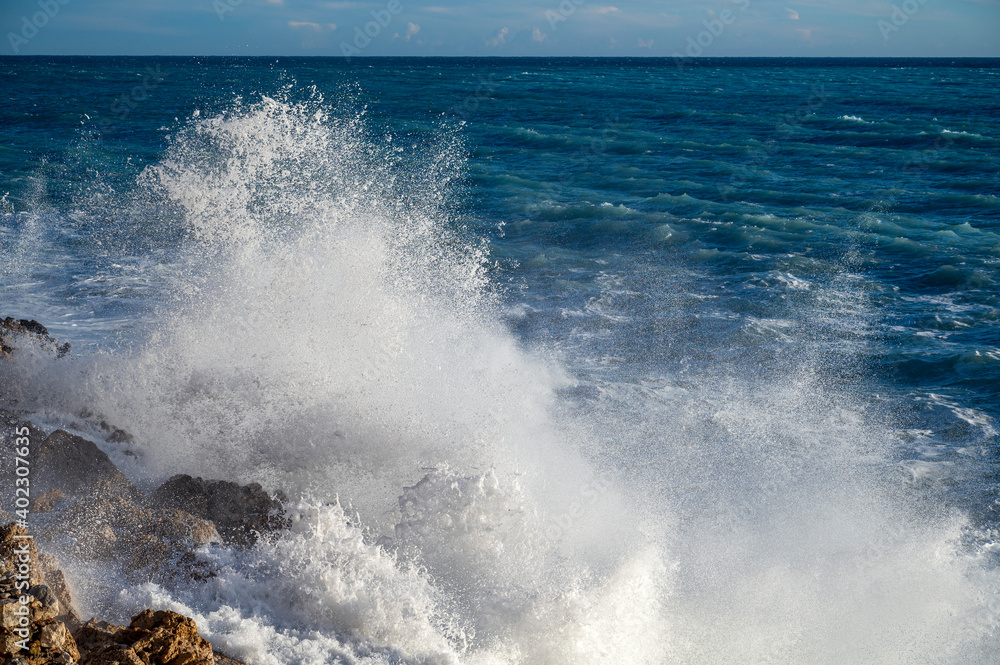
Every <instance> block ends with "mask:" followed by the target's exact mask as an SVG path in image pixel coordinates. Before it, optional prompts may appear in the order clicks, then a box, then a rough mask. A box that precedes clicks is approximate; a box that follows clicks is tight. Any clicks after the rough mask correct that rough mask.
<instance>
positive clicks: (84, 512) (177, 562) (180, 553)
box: [45, 495, 222, 581]
mask: <svg viewBox="0 0 1000 665" xmlns="http://www.w3.org/2000/svg"><path fill="white" fill-rule="evenodd" d="M45 535H46V538H47V539H49V540H53V541H56V540H59V539H62V540H63V542H64V543H65V542H66V541H67V540H68V541H69V542H70V543H71V547H72V548H73V549H74V551H75V553H76V554H77V555H79V556H83V557H86V558H90V559H97V560H110V559H115V560H118V561H120V562H121V563H122V567H123V571H124V572H125V573H126V574H127V575H128V576H129V577H130V579H132V580H133V581H139V580H140V579H142V578H145V581H163V580H165V579H166V578H175V577H184V576H185V574H186V573H188V576H189V577H192V578H195V579H203V578H205V577H210V576H211V574H214V573H212V571H211V570H210V566H209V564H208V563H207V562H205V561H203V560H201V559H199V558H198V557H197V555H195V554H194V552H193V550H195V549H197V548H198V547H200V546H202V545H206V544H209V543H218V542H221V540H222V538H221V536H220V535H219V532H218V531H217V530H216V529H215V526H214V525H213V524H212V523H211V522H208V521H206V520H203V519H201V518H199V517H195V516H194V515H191V514H190V513H186V512H184V511H182V510H177V509H164V508H158V509H155V510H151V509H149V508H145V507H142V506H139V505H136V504H135V503H133V502H131V501H130V500H129V499H128V498H126V497H124V496H114V495H113V496H108V497H87V498H83V499H79V500H77V501H76V502H74V503H73V504H71V505H69V506H68V507H67V508H66V509H64V510H63V511H62V512H61V513H59V514H58V519H57V520H55V521H54V522H53V523H52V524H51V525H50V526H49V527H48V528H47V529H46V532H45Z"/></svg>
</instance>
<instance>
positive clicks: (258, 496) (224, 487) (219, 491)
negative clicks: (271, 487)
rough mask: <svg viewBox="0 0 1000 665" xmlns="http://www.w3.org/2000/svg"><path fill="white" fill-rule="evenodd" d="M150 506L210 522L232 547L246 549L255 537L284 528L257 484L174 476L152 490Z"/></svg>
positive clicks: (279, 512)
mask: <svg viewBox="0 0 1000 665" xmlns="http://www.w3.org/2000/svg"><path fill="white" fill-rule="evenodd" d="M153 504H154V505H157V506H161V507H163V508H179V509H181V510H184V511H186V512H189V513H191V514H192V515H196V516H198V517H201V518H203V519H206V520H210V521H211V522H212V523H213V524H215V528H216V529H218V531H219V534H221V536H222V540H223V542H224V543H226V544H227V545H232V546H236V547H249V546H251V545H253V544H254V543H255V542H257V537H258V535H259V534H263V533H268V532H272V531H275V530H278V529H282V528H285V527H286V526H287V521H286V519H285V517H284V511H283V509H282V507H281V504H280V503H279V502H278V501H276V500H274V499H272V498H271V497H270V496H268V494H267V492H265V491H264V489H263V488H262V487H261V486H260V485H258V484H257V483H251V484H249V485H238V484H236V483H232V482H228V481H225V480H202V479H201V478H192V477H191V476H187V475H176V476H174V477H172V478H170V480H168V481H167V482H165V483H163V485H161V486H160V487H159V489H157V490H156V492H155V493H154V494H153Z"/></svg>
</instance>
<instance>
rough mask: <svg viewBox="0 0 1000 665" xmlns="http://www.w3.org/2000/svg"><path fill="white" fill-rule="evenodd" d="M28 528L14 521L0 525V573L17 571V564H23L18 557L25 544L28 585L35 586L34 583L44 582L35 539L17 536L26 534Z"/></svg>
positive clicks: (15, 572)
mask: <svg viewBox="0 0 1000 665" xmlns="http://www.w3.org/2000/svg"><path fill="white" fill-rule="evenodd" d="M28 535H29V534H28V530H27V529H25V528H24V527H21V526H18V525H17V524H16V523H14V522H11V523H10V524H7V525H5V526H2V527H0V575H3V574H5V573H14V574H17V573H18V566H20V565H23V564H22V562H21V561H20V560H19V559H20V556H21V555H20V552H21V551H22V548H24V546H25V545H26V546H27V551H28V556H29V562H28V564H27V565H28V567H29V568H30V571H29V580H28V581H29V584H30V586H35V585H36V584H42V583H44V581H45V580H44V578H43V577H42V571H41V566H40V565H39V561H38V548H37V547H36V546H35V541H34V539H33V538H19V536H28Z"/></svg>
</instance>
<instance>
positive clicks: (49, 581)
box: [38, 554, 80, 631]
mask: <svg viewBox="0 0 1000 665" xmlns="http://www.w3.org/2000/svg"><path fill="white" fill-rule="evenodd" d="M38 562H39V564H40V565H41V568H42V576H43V577H44V578H45V584H46V586H48V588H49V589H50V590H51V591H52V593H53V594H55V597H56V600H58V601H59V605H60V606H61V607H62V612H61V613H60V614H59V616H57V617H56V618H57V619H59V620H60V621H62V622H63V623H65V624H66V625H67V626H68V627H69V629H70V631H72V630H73V629H74V628H75V627H76V626H77V625H78V624H79V623H80V616H79V615H78V614H77V613H76V610H75V609H74V607H73V594H72V593H71V592H70V589H69V584H67V582H66V577H65V576H64V575H63V572H62V571H61V570H60V569H59V562H58V561H57V560H56V558H55V557H54V556H51V555H49V554H42V555H40V556H39V557H38Z"/></svg>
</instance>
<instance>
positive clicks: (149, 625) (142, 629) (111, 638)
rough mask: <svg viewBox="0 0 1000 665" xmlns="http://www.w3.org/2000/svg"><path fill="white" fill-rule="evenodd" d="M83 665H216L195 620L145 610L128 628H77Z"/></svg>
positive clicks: (94, 625)
mask: <svg viewBox="0 0 1000 665" xmlns="http://www.w3.org/2000/svg"><path fill="white" fill-rule="evenodd" d="M74 637H75V638H76V640H77V644H78V645H79V647H80V650H81V656H80V665H109V664H112V663H118V664H120V665H125V664H128V665H133V664H141V665H214V663H215V658H214V655H213V653H212V646H211V645H210V644H209V643H208V641H207V640H205V639H204V638H202V637H201V636H200V635H199V634H198V627H197V626H196V625H195V623H194V621H193V620H192V619H189V618H188V617H185V616H183V615H180V614H177V613H176V612H170V611H159V612H154V611H153V610H144V611H143V612H141V613H140V614H138V615H136V616H134V617H132V622H131V623H130V624H129V626H128V628H122V627H121V626H115V625H114V624H107V623H104V622H99V621H96V620H91V621H88V622H87V623H86V624H84V625H83V626H81V627H80V628H79V629H77V632H76V634H75V635H74Z"/></svg>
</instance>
